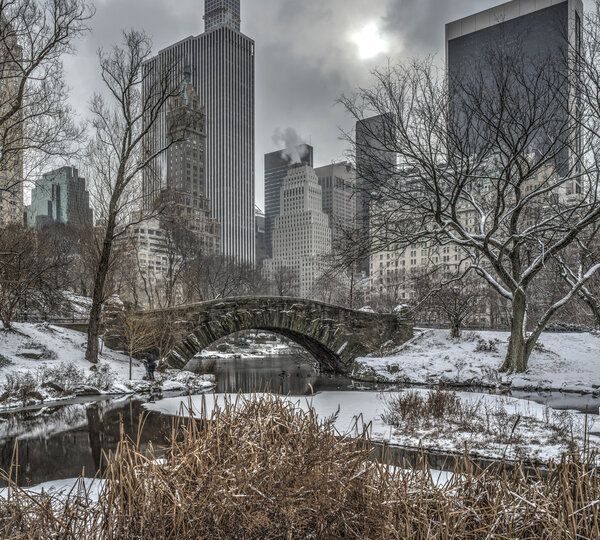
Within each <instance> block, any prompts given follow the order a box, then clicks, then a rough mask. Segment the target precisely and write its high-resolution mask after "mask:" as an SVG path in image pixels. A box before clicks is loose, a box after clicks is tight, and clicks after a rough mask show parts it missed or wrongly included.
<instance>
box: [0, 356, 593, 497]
mask: <svg viewBox="0 0 600 540" xmlns="http://www.w3.org/2000/svg"><path fill="white" fill-rule="evenodd" d="M204 362H206V360H204ZM190 367H192V366H190ZM214 369H215V372H216V376H217V387H216V389H215V392H218V393H235V392H238V391H242V392H255V391H256V392H261V391H264V390H265V389H270V390H272V391H276V392H280V393H283V394H290V395H306V394H310V393H311V392H313V391H314V392H326V391H333V390H385V389H390V388H398V385H395V386H390V385H376V384H365V383H357V382H354V381H351V380H350V379H348V378H347V377H341V376H332V375H329V374H323V373H319V372H318V371H317V369H316V366H315V365H314V364H312V363H311V362H310V361H309V360H307V359H306V358H304V357H301V356H299V355H278V356H274V355H273V356H267V357H253V358H233V357H229V358H222V359H220V360H219V361H218V362H217V363H216V364H215V365H214ZM171 395H172V394H171ZM512 395H513V396H514V397H519V398H525V399H531V400H532V401H537V402H540V403H545V402H547V403H548V404H549V405H550V406H551V407H553V408H570V409H577V410H580V411H585V410H586V408H587V409H588V411H593V412H595V413H597V412H598V406H600V398H593V397H591V396H577V395H567V394H561V393H559V392H548V393H542V394H540V393H526V392H513V393H512ZM161 397H163V396H157V397H156V399H160V398H161ZM164 397H167V396H164ZM148 399H150V398H149V397H148V398H141V397H135V398H124V399H103V400H97V401H87V400H85V399H77V400H73V401H71V402H70V403H68V404H63V405H60V406H54V407H42V408H39V407H38V408H29V409H27V410H21V411H14V412H6V413H0V468H1V469H4V470H7V469H8V468H9V466H10V464H11V459H12V457H13V452H14V448H15V443H16V441H17V440H18V441H19V445H18V453H17V455H16V457H17V463H18V482H19V484H21V485H34V484H39V483H42V482H46V481H50V480H56V479H60V478H71V477H76V476H78V475H80V474H81V472H82V470H84V471H85V474H86V476H88V477H89V476H93V475H94V474H95V472H96V471H97V470H99V469H101V468H102V465H103V463H102V459H103V453H104V452H108V451H109V450H114V449H115V448H116V446H117V443H118V441H119V437H120V426H121V424H122V425H123V429H124V432H125V433H126V434H127V435H129V436H130V437H132V438H133V439H135V438H136V437H137V435H138V426H139V421H140V415H142V414H148V413H147V411H145V409H143V407H142V405H143V403H144V402H146V401H147V400H148ZM594 408H595V410H594ZM356 413H357V414H358V413H360V411H356ZM172 421H173V419H172V418H170V417H167V416H163V415H161V414H158V413H150V414H148V416H147V419H146V420H145V424H144V429H143V431H142V433H141V439H140V440H141V445H142V448H146V446H147V445H148V444H150V443H152V444H153V446H155V447H156V446H160V445H161V444H164V443H165V442H166V440H167V437H168V436H169V434H170V431H171V426H172ZM0 484H1V485H5V483H2V482H0Z"/></svg>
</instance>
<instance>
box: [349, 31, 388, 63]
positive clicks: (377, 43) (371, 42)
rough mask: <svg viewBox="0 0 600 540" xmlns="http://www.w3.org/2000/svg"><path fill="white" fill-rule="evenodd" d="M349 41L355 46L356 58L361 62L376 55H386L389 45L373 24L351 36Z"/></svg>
mask: <svg viewBox="0 0 600 540" xmlns="http://www.w3.org/2000/svg"><path fill="white" fill-rule="evenodd" d="M350 39H351V40H352V41H353V42H354V43H355V45H356V46H357V49H358V57H359V58H360V59H361V60H368V59H369V58H373V57H375V56H377V55H378V54H384V53H387V52H388V50H389V43H388V42H387V40H386V39H385V38H384V37H383V35H382V33H381V31H380V30H379V28H378V27H377V24H376V23H374V22H371V23H369V24H367V25H366V26H364V27H363V28H362V29H361V30H359V31H358V32H355V33H354V34H352V35H351V38H350Z"/></svg>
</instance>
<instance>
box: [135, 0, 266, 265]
mask: <svg viewBox="0 0 600 540" xmlns="http://www.w3.org/2000/svg"><path fill="white" fill-rule="evenodd" d="M205 7H206V11H205V16H204V20H205V27H206V31H205V32H204V33H203V34H200V35H198V36H192V37H188V38H185V39H183V40H181V41H179V42H178V43H175V44H174V45H171V46H170V47H167V48H166V49H163V50H162V51H160V52H159V53H158V55H157V56H155V57H154V58H151V59H150V60H149V61H148V62H147V63H146V64H144V70H145V72H146V73H147V74H148V75H149V76H148V77H147V78H146V79H145V86H144V89H143V93H144V95H145V96H147V95H149V94H150V93H151V85H152V81H153V79H152V77H151V75H152V73H160V72H161V70H163V69H166V67H167V66H168V67H169V69H173V77H175V79H176V80H182V79H183V77H184V72H185V70H186V67H185V66H186V65H189V68H190V76H191V83H192V86H193V87H194V89H195V90H196V92H197V95H198V101H199V104H200V106H201V107H204V108H205V110H206V167H205V169H206V170H205V175H206V176H205V178H206V197H207V198H208V199H209V200H210V206H211V214H212V217H213V218H214V219H216V220H217V221H218V222H219V223H220V224H221V251H222V253H224V254H225V255H228V256H232V257H235V258H237V259H238V260H244V261H250V262H253V261H254V256H255V247H254V185H255V181H254V41H253V40H252V39H250V38H248V37H247V36H245V35H244V34H242V33H240V31H239V29H240V26H239V14H240V0H218V1H216V0H207V1H206V4H205ZM167 127H168V126H167V119H166V111H164V114H163V116H161V117H160V118H159V120H158V122H156V124H155V125H154V127H153V129H152V131H151V133H150V134H149V136H148V140H147V145H148V147H149V148H151V149H157V148H162V147H164V145H165V142H166V139H167ZM165 161H166V156H165V155H162V156H161V157H159V158H158V159H157V160H156V163H155V165H154V166H153V167H152V168H149V170H148V171H146V172H145V173H144V179H143V185H144V187H143V190H144V198H145V201H146V206H147V207H151V205H152V204H153V201H154V200H155V198H156V197H157V196H159V194H160V193H161V191H162V190H163V189H164V186H165V184H166V181H167V164H166V163H165Z"/></svg>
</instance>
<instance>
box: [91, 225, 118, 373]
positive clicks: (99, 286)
mask: <svg viewBox="0 0 600 540" xmlns="http://www.w3.org/2000/svg"><path fill="white" fill-rule="evenodd" d="M114 229H115V225H114V216H112V219H111V217H109V223H108V226H107V229H106V235H105V237H104V243H103V245H102V253H101V255H100V261H99V262H98V270H97V271H96V279H95V280H94V296H93V297H92V308H91V309H90V321H89V324H88V341H87V349H86V351H85V359H86V360H87V361H88V362H91V363H92V364H96V363H97V362H98V337H99V336H100V319H101V317H102V305H103V303H104V285H105V284H106V276H107V275H108V268H109V262H110V252H111V249H112V240H113V234H114Z"/></svg>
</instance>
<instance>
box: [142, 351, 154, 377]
mask: <svg viewBox="0 0 600 540" xmlns="http://www.w3.org/2000/svg"><path fill="white" fill-rule="evenodd" d="M144 366H145V368H146V379H147V380H149V381H153V380H154V371H155V370H156V361H155V360H154V358H152V357H148V358H146V360H144Z"/></svg>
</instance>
